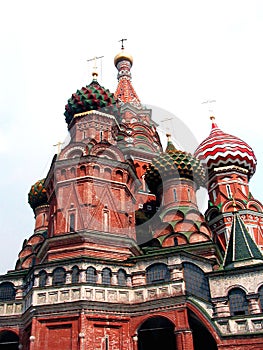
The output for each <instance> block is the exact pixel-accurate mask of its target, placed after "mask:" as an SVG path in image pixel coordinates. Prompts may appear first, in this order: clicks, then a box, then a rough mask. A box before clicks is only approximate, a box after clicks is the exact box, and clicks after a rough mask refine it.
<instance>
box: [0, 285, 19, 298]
mask: <svg viewBox="0 0 263 350" xmlns="http://www.w3.org/2000/svg"><path fill="white" fill-rule="evenodd" d="M15 297H16V291H15V287H14V285H13V283H11V282H3V283H1V284H0V301H9V300H14V299H15Z"/></svg>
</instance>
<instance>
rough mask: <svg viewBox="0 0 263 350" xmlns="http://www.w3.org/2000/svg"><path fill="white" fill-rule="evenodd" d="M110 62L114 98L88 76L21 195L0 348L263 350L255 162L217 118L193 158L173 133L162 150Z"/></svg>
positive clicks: (1, 296) (122, 72) (125, 67)
mask: <svg viewBox="0 0 263 350" xmlns="http://www.w3.org/2000/svg"><path fill="white" fill-rule="evenodd" d="M114 64H115V66H116V68H117V72H118V75H117V78H118V83H117V88H116V91H115V93H111V92H110V91H109V90H107V89H105V88H104V87H103V86H101V85H100V83H99V82H98V74H97V72H96V71H94V72H93V77H92V81H91V83H90V84H89V85H87V86H86V87H82V88H81V89H80V90H77V92H76V93H73V95H72V96H71V97H70V99H69V100H68V102H67V104H66V107H65V113H64V115H65V119H66V123H67V127H68V131H69V134H70V141H69V143H68V144H67V145H64V147H63V148H62V149H61V150H60V151H58V152H57V154H56V155H55V156H54V157H53V160H52V162H51V165H50V168H49V171H48V173H47V174H46V177H45V179H41V180H39V181H37V182H36V183H35V184H34V185H33V186H32V187H31V189H30V192H29V194H28V201H29V204H30V206H31V207H32V210H33V212H34V215H35V229H34V232H33V234H32V235H31V236H30V237H25V240H24V243H23V246H22V247H21V251H20V252H19V253H18V259H17V263H16V265H15V269H14V270H10V271H8V272H7V273H6V274H5V275H2V276H0V350H16V349H23V350H53V349H58V350H157V349H158V350H159V349H164V350H201V349H205V350H207V349H209V350H216V349H220V350H230V349H231V350H232V349H235V350H241V349H242V350H246V349H249V350H256V349H257V350H260V349H263V255H262V249H263V206H262V204H261V203H260V202H259V201H258V200H257V199H256V198H254V197H253V195H252V194H251V192H250V190H249V180H250V179H251V177H252V176H253V175H254V173H255V170H256V164H257V160H256V156H255V154H254V152H253V150H252V149H251V147H250V146H249V145H248V144H246V143H245V142H244V141H242V140H241V139H239V138H238V137H236V136H232V135H229V134H227V133H226V132H224V131H222V130H221V129H220V128H219V127H218V125H217V123H216V121H215V118H214V117H211V121H212V129H211V133H210V135H208V137H207V138H206V139H205V140H204V141H203V142H202V143H201V144H200V145H199V146H198V148H197V149H196V151H195V152H194V154H191V153H187V152H185V151H182V150H179V149H177V148H176V146H175V143H174V142H173V140H172V138H171V136H170V135H169V134H167V145H165V147H164V149H163V147H162V144H161V141H160V136H159V134H158V132H157V126H158V125H157V123H156V122H155V121H154V120H153V119H152V111H151V109H147V107H145V106H144V105H143V104H142V103H141V100H140V98H139V96H138V95H137V93H136V91H135V89H134V87H133V85H132V80H131V67H132V64H133V58H132V56H131V55H130V54H128V53H127V52H126V51H125V50H124V49H123V48H122V50H121V52H120V53H119V54H117V55H116V56H115V58H114ZM175 127H176V125H175ZM225 127H226V128H227V126H225ZM201 187H202V188H207V191H208V207H207V210H206V211H205V213H204V214H203V213H201V212H200V211H199V208H198V205H197V198H196V192H197V190H198V189H199V188H201Z"/></svg>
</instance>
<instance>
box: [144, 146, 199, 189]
mask: <svg viewBox="0 0 263 350" xmlns="http://www.w3.org/2000/svg"><path fill="white" fill-rule="evenodd" d="M172 178H185V179H190V180H192V181H194V182H195V183H196V185H197V188H199V187H200V186H203V185H204V184H205V179H206V176H205V170H204V168H203V166H202V165H201V163H200V161H199V160H198V159H197V158H195V157H194V156H193V155H192V154H191V153H187V152H183V151H180V150H177V149H176V148H175V147H172V145H171V144H169V143H168V146H167V149H166V152H164V153H161V154H160V155H159V156H158V157H156V158H153V160H152V163H151V164H150V165H149V167H148V168H147V170H146V174H145V180H146V182H147V184H148V186H149V188H150V190H151V191H153V192H155V191H156V189H157V187H158V186H159V185H160V184H161V182H162V181H165V180H167V179H172Z"/></svg>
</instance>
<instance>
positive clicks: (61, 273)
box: [52, 267, 66, 286]
mask: <svg viewBox="0 0 263 350" xmlns="http://www.w3.org/2000/svg"><path fill="white" fill-rule="evenodd" d="M65 283H66V271H65V270H64V269H63V268H62V267H57V268H56V269H55V270H54V271H53V281H52V284H53V286H57V285H61V284H65Z"/></svg>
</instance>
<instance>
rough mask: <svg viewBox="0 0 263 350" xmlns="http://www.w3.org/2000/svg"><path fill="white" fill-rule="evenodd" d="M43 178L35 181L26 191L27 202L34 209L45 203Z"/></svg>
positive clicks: (45, 194) (45, 195) (45, 193)
mask: <svg viewBox="0 0 263 350" xmlns="http://www.w3.org/2000/svg"><path fill="white" fill-rule="evenodd" d="M44 181H45V179H42V180H39V181H37V182H36V183H35V184H34V185H33V186H31V189H30V191H29V193H28V203H29V205H30V207H31V208H32V209H33V210H35V209H36V208H37V207H39V206H40V205H45V204H47V192H46V189H45V187H44Z"/></svg>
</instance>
